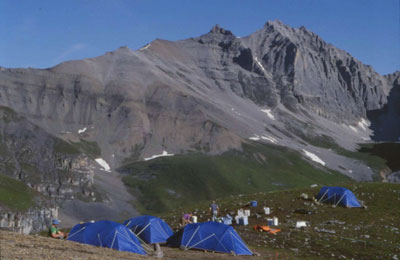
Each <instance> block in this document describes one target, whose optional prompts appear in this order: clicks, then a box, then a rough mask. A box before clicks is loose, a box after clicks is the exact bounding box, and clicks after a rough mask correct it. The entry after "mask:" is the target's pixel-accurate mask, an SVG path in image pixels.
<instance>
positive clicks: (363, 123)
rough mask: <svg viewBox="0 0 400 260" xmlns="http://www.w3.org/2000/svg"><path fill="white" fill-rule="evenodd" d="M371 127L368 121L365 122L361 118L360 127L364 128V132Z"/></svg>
mask: <svg viewBox="0 0 400 260" xmlns="http://www.w3.org/2000/svg"><path fill="white" fill-rule="evenodd" d="M369 125H370V123H369V122H368V121H367V120H365V119H364V118H361V120H360V122H358V126H359V127H360V128H362V129H363V130H367V129H368V127H369Z"/></svg>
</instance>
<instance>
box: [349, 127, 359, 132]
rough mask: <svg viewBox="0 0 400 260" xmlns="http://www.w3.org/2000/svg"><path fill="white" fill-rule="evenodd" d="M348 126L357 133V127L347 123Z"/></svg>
mask: <svg viewBox="0 0 400 260" xmlns="http://www.w3.org/2000/svg"><path fill="white" fill-rule="evenodd" d="M349 128H350V129H351V130H353V131H354V132H356V133H358V130H357V128H355V127H354V126H351V125H349Z"/></svg>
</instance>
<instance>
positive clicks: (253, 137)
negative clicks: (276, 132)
mask: <svg viewBox="0 0 400 260" xmlns="http://www.w3.org/2000/svg"><path fill="white" fill-rule="evenodd" d="M249 139H250V140H254V141H260V139H261V138H260V137H259V136H258V135H254V136H252V137H249Z"/></svg>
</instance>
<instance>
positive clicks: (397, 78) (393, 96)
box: [368, 71, 400, 142]
mask: <svg viewBox="0 0 400 260" xmlns="http://www.w3.org/2000/svg"><path fill="white" fill-rule="evenodd" d="M385 78H386V80H387V82H388V83H389V84H390V85H391V86H392V89H391V90H390V93H389V96H388V102H387V103H386V104H385V106H384V107H382V108H381V109H376V110H372V111H370V112H369V113H368V116H369V118H370V119H371V122H372V124H371V129H373V131H374V135H373V140H376V141H391V142H393V141H399V140H400V72H399V71H397V72H395V73H393V74H389V75H386V76H385Z"/></svg>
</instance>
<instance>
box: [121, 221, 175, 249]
mask: <svg viewBox="0 0 400 260" xmlns="http://www.w3.org/2000/svg"><path fill="white" fill-rule="evenodd" d="M124 225H125V226H127V227H128V228H130V229H131V230H132V231H133V232H134V233H135V234H136V235H137V236H139V237H140V239H142V240H143V241H144V242H146V243H148V244H155V243H165V242H167V239H168V238H169V237H170V236H172V235H173V234H174V233H173V231H172V229H171V228H170V227H169V226H168V224H167V223H165V222H164V221H163V220H162V219H160V218H157V217H153V216H140V217H135V218H131V219H129V220H127V221H125V222H124Z"/></svg>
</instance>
